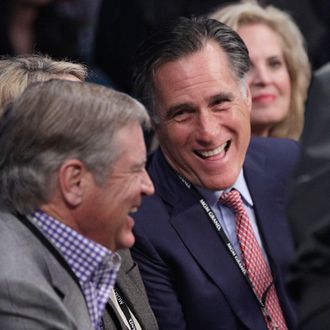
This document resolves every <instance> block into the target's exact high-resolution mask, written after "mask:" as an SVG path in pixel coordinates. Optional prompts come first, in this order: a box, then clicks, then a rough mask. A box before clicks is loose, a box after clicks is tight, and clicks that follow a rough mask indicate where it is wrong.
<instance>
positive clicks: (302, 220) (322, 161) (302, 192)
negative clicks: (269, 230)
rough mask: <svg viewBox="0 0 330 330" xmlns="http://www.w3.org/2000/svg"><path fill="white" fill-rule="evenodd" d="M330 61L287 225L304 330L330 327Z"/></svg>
mask: <svg viewBox="0 0 330 330" xmlns="http://www.w3.org/2000/svg"><path fill="white" fill-rule="evenodd" d="M329 86H330V63H328V64H327V65H325V66H324V67H321V68H320V69H319V70H317V71H316V72H315V74H314V77H313V81H312V84H311V88H310V92H309V96H308V101H307V108H306V110H307V111H306V124H305V128H304V132H303V135H302V151H301V159H300V162H299V164H298V168H297V171H296V175H295V178H294V181H293V183H292V186H291V194H290V200H289V209H288V213H289V221H290V225H291V229H292V233H293V237H294V240H295V244H296V248H297V254H296V258H295V260H294V263H293V266H292V269H291V278H290V287H289V288H290V291H291V293H292V295H293V297H294V298H295V299H296V301H297V305H298V317H299V325H300V328H299V329H301V330H316V329H317V330H327V329H329V324H330V292H329V288H330V239H329V237H330V207H329V200H330V180H329V178H330V166H329V164H330V134H329V125H330V93H329V91H330V90H329Z"/></svg>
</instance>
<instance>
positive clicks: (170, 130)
mask: <svg viewBox="0 0 330 330" xmlns="http://www.w3.org/2000/svg"><path fill="white" fill-rule="evenodd" d="M158 138H159V141H160V143H161V145H162V146H163V147H166V148H167V149H170V150H172V151H173V150H175V149H179V148H181V147H182V146H184V145H185V144H186V142H187V140H188V139H189V132H187V130H186V129H185V128H184V127H182V126H180V127H179V126H178V125H176V124H175V125H167V126H166V127H163V128H162V129H160V130H159V132H158Z"/></svg>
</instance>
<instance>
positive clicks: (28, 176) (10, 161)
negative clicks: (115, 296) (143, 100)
mask: <svg viewBox="0 0 330 330" xmlns="http://www.w3.org/2000/svg"><path fill="white" fill-rule="evenodd" d="M148 118H149V117H148V115H147V113H146V111H145V109H144V107H143V106H142V105H141V104H140V103H138V102H137V101H135V100H134V99H132V98H131V97H129V96H127V95H125V94H122V93H119V92H116V91H113V90H110V89H108V88H106V87H103V86H98V85H94V84H88V83H81V82H73V81H60V80H53V81H48V82H43V83H35V84H32V85H30V86H29V87H27V89H26V90H25V91H24V92H23V94H22V95H21V96H20V97H19V98H17V99H16V100H14V102H13V103H12V105H11V106H10V107H8V108H7V110H6V112H5V114H4V115H3V117H2V118H1V121H0V149H1V155H0V202H1V207H0V248H1V251H2V253H1V255H0V264H1V270H0V324H1V327H2V328H3V329H79V330H80V329H83V330H84V329H86V330H87V329H89V330H90V329H100V328H102V315H103V312H104V308H105V305H106V303H107V301H108V300H109V298H110V294H111V292H112V289H113V286H114V283H115V280H116V276H117V272H118V269H119V267H120V262H121V260H120V256H119V255H118V254H117V253H116V251H118V249H122V248H123V249H126V248H129V247H131V246H132V245H133V243H134V235H133V233H132V228H133V225H134V221H133V219H132V218H131V216H130V213H132V212H135V211H136V210H137V208H138V207H139V205H140V203H141V197H142V195H149V194H152V193H153V185H152V183H151V181H150V178H149V176H148V174H147V173H146V171H145V168H144V166H145V157H146V150H145V145H144V141H143V133H142V127H141V126H144V125H148V120H149V119H148Z"/></svg>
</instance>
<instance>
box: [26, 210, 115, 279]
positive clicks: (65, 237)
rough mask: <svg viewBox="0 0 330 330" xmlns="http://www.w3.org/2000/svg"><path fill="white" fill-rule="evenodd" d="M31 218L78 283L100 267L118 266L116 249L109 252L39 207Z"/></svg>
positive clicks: (93, 273)
mask: <svg viewBox="0 0 330 330" xmlns="http://www.w3.org/2000/svg"><path fill="white" fill-rule="evenodd" d="M32 218H33V221H34V222H36V223H37V225H38V226H39V227H40V228H41V230H42V231H43V232H44V234H45V235H46V237H47V238H48V239H49V240H50V241H51V242H52V243H53V244H54V245H55V247H56V248H57V249H58V250H59V251H60V253H61V254H62V255H63V257H64V259H65V260H66V261H67V263H68V264H69V266H70V268H71V269H72V271H73V272H74V273H75V275H76V276H77V278H78V280H79V282H80V283H81V284H82V285H83V284H84V283H87V282H88V281H91V279H92V277H94V275H95V273H99V270H100V269H102V270H105V269H108V270H109V268H110V269H112V270H113V271H114V272H115V273H116V272H117V271H118V270H119V267H120V263H121V258H120V256H119V255H118V254H117V253H112V252H111V251H110V250H108V249H107V248H105V247H104V246H102V245H100V244H98V243H96V242H94V241H92V240H90V239H88V238H87V237H85V236H82V235H81V234H79V233H78V232H76V231H75V230H73V229H72V228H70V227H68V226H66V225H65V224H63V223H62V222H60V221H58V220H57V219H55V218H53V217H51V216H49V215H48V214H46V213H44V212H42V211H40V210H38V211H36V212H34V213H33V215H32Z"/></svg>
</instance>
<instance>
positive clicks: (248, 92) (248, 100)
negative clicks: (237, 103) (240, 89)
mask: <svg viewBox="0 0 330 330" xmlns="http://www.w3.org/2000/svg"><path fill="white" fill-rule="evenodd" d="M246 104H247V107H248V110H249V112H250V113H251V111H252V94H251V90H250V87H249V86H247V87H246Z"/></svg>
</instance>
